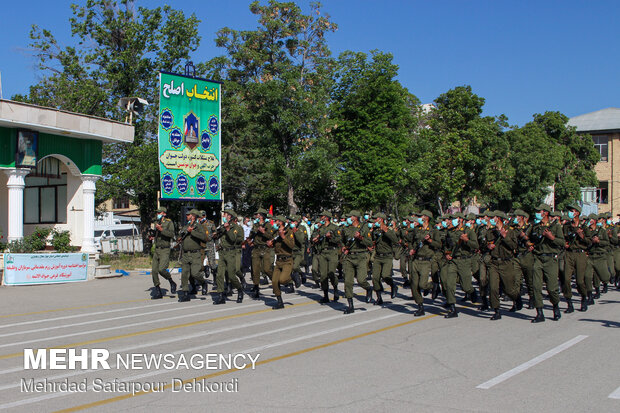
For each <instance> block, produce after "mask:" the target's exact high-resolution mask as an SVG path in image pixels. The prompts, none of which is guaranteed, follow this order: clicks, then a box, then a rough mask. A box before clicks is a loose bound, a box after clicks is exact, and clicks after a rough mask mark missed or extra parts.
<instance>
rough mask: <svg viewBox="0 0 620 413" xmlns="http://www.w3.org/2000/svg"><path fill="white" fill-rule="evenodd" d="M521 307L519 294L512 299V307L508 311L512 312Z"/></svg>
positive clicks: (521, 302)
mask: <svg viewBox="0 0 620 413" xmlns="http://www.w3.org/2000/svg"><path fill="white" fill-rule="evenodd" d="M522 309H523V301H522V299H521V296H520V295H519V296H518V297H517V299H516V300H515V301H514V303H513V304H512V307H510V310H508V311H510V312H511V313H514V312H516V311H520V310H522Z"/></svg>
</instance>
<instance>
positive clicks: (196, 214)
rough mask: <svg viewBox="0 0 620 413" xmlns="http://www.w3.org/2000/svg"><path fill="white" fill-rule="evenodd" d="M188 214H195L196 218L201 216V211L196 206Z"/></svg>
mask: <svg viewBox="0 0 620 413" xmlns="http://www.w3.org/2000/svg"><path fill="white" fill-rule="evenodd" d="M187 215H193V216H195V217H196V218H198V217H199V216H200V211H198V210H197V209H196V208H194V209H192V210H191V211H189V212H188V213H187Z"/></svg>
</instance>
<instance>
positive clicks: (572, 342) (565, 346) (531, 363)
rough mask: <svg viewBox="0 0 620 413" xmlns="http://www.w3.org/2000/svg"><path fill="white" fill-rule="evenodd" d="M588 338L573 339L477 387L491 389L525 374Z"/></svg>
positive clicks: (578, 337)
mask: <svg viewBox="0 0 620 413" xmlns="http://www.w3.org/2000/svg"><path fill="white" fill-rule="evenodd" d="M587 337H588V336H577V337H575V338H573V339H570V340H568V341H567V342H566V343H563V344H560V345H559V346H557V347H554V348H552V349H551V350H549V351H547V352H545V353H543V354H541V355H540V356H538V357H534V358H533V359H531V360H530V361H526V362H525V363H523V364H521V365H519V366H517V367H515V368H514V369H512V370H508V371H507V372H505V373H503V374H500V375H499V376H497V377H495V378H492V379H491V380H489V381H485V382H484V383H482V384H480V385H478V386H476V388H477V389H484V390H487V389H490V388H491V387H493V386H495V385H497V384H500V383H502V382H504V381H506V380H508V379H509V378H511V377H513V376H516V375H517V374H519V373H523V372H524V371H525V370H527V369H529V368H530V367H533V366H535V365H537V364H539V363H542V362H543V361H545V360H547V359H549V358H551V357H553V356H555V355H556V354H558V353H560V352H562V351H564V350H566V349H568V348H570V347H572V346H574V345H575V344H577V343H579V342H580V341H582V340H584V339H586V338H587Z"/></svg>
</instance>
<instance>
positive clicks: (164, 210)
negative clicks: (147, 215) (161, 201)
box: [157, 207, 168, 213]
mask: <svg viewBox="0 0 620 413" xmlns="http://www.w3.org/2000/svg"><path fill="white" fill-rule="evenodd" d="M157 212H163V213H166V212H168V208H166V207H159V208H157Z"/></svg>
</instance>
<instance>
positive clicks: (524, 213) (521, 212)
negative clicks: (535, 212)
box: [515, 209, 530, 218]
mask: <svg viewBox="0 0 620 413" xmlns="http://www.w3.org/2000/svg"><path fill="white" fill-rule="evenodd" d="M515 215H517V216H520V217H525V218H529V217H530V214H528V213H527V212H525V211H524V210H522V209H517V210H515Z"/></svg>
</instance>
